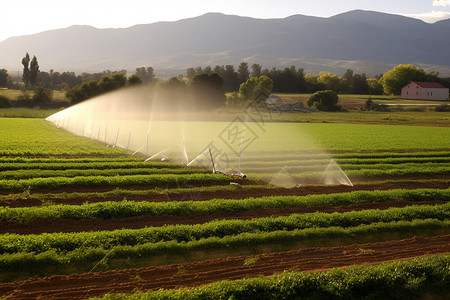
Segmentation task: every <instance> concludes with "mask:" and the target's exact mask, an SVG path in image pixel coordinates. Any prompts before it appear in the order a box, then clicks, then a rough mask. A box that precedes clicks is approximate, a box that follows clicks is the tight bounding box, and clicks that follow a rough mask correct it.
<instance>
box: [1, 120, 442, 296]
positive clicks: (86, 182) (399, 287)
mask: <svg viewBox="0 0 450 300" xmlns="http://www.w3.org/2000/svg"><path fill="white" fill-rule="evenodd" d="M411 114H412V113H411ZM386 115H387V114H386ZM437 115H439V114H438V113H436V116H437ZM322 116H325V115H322ZM337 116H340V117H339V118H343V117H342V115H337ZM378 116H379V115H378ZM439 116H440V117H438V118H436V119H435V120H436V122H434V123H433V118H432V117H430V118H429V119H428V120H427V122H425V123H426V124H431V125H433V126H412V125H408V126H403V125H384V124H383V125H381V124H380V122H379V120H378V124H377V125H373V124H372V125H369V124H343V122H337V123H341V124H330V123H309V122H308V121H305V120H303V121H304V122H303V123H298V122H270V123H265V124H264V127H263V128H262V127H261V124H252V123H249V122H248V123H246V124H243V125H242V124H241V125H242V126H247V128H248V129H247V130H248V131H247V135H246V137H247V138H248V137H251V136H250V135H249V132H253V133H255V136H254V137H253V140H252V144H251V145H249V147H248V148H247V149H246V150H245V152H244V154H243V155H242V162H241V161H240V158H239V162H238V161H237V158H230V163H233V164H235V165H236V164H237V163H238V164H239V170H242V171H243V172H245V173H246V175H247V176H246V177H245V178H243V177H241V176H236V175H232V174H231V173H228V172H224V173H216V174H213V172H212V169H211V167H210V166H209V165H208V164H203V165H200V166H196V167H185V166H184V165H182V164H180V163H179V161H168V160H167V161H161V160H158V161H155V160H147V158H148V157H149V156H150V155H149V153H145V152H146V151H145V150H142V151H141V152H140V153H137V152H136V153H133V151H125V150H124V149H121V148H120V147H116V145H119V142H118V141H120V138H119V133H120V132H121V133H122V134H124V133H123V130H122V131H119V130H118V129H115V128H112V127H111V125H110V127H109V130H108V134H109V135H110V136H108V135H107V132H106V130H104V129H102V128H100V127H99V129H98V131H95V132H98V137H99V141H93V140H91V139H89V138H87V137H82V136H76V135H74V134H72V133H70V132H68V131H65V130H63V129H62V128H57V127H56V126H55V125H54V124H52V123H50V122H47V121H45V120H43V119H40V118H0V224H1V226H0V297H5V298H7V299H23V298H44V299H85V298H90V297H99V298H102V297H104V298H106V299H122V298H124V299H125V298H130V299H134V298H136V299H161V298H165V299H199V298H202V299H230V298H231V299H243V298H247V299H248V298H261V299H284V298H290V299H291V298H299V297H300V296H301V297H305V298H308V297H309V298H314V299H326V298H333V299H336V298H339V299H348V298H360V299H361V298H372V299H377V298H380V297H381V298H396V299H399V298H406V297H410V298H425V299H433V298H436V299H445V298H446V297H447V296H449V295H450V288H449V287H450V267H449V266H450V203H449V201H450V140H449V137H450V127H448V126H441V125H443V123H445V118H447V116H446V115H444V114H442V115H439ZM308 117H309V115H305V116H303V118H308ZM280 118H282V117H280ZM295 118H300V117H299V116H296V117H295ZM385 121H386V120H385ZM441 121H442V123H440V122H441ZM353 122H357V121H353ZM360 123H370V122H360ZM386 123H389V122H386ZM406 123H408V122H406ZM419 123H420V122H419ZM183 124H184V123H183ZM159 125H161V127H162V128H167V127H168V126H169V125H168V124H166V123H159ZM422 125H423V124H422ZM447 125H448V124H447ZM73 126H74V128H75V126H76V125H73ZM155 126H156V125H153V128H154V127H155ZM177 126H178V124H176V126H175V127H177ZM183 126H185V127H184V128H183V134H184V138H185V142H183V145H184V146H186V147H185V150H186V149H187V155H188V156H189V158H190V159H193V158H194V157H195V156H196V154H198V153H199V152H200V151H202V149H203V144H201V145H199V146H198V149H196V148H195V145H191V144H190V143H189V141H192V140H195V141H202V142H204V143H208V141H209V140H210V139H211V140H212V139H214V136H217V135H219V136H220V135H221V133H222V132H227V131H226V130H225V131H224V128H225V129H227V128H229V127H228V126H229V122H227V121H224V120H222V121H218V122H210V123H208V124H207V126H206V127H207V128H208V129H203V130H202V128H205V127H204V124H203V127H202V124H199V123H198V122H186V123H185V124H184V125H183ZM79 128H80V127H79V126H77V129H78V130H81V131H80V132H79V133H78V134H80V135H82V133H84V135H88V136H89V135H92V133H86V132H87V131H85V129H84V128H83V129H79ZM89 128H90V127H89ZM92 128H94V125H92ZM69 129H70V128H69ZM72 130H73V129H72ZM101 130H104V131H101ZM73 131H74V130H73ZM145 132H146V130H143V133H142V136H143V137H142V139H143V140H145ZM130 136H131V134H130V135H128V133H125V135H124V141H121V143H122V145H126V144H127V143H126V142H127V139H128V144H131V143H130V141H129V140H130V138H129V137H130ZM164 136H167V135H164V134H162V137H161V138H164ZM223 139H224V136H222V140H223ZM234 140H237V141H238V142H237V143H238V144H239V139H236V138H235V139H234ZM243 140H244V139H242V141H243ZM242 141H241V142H240V144H241V145H242V143H243V142H242ZM280 141H283V142H280ZM228 142H229V141H228ZM136 143H137V142H136ZM139 143H141V142H139ZM139 143H137V144H136V146H139V145H141V144H139ZM215 145H216V146H217V147H219V148H220V146H219V145H220V144H218V142H216V144H215ZM223 147H226V146H223ZM123 148H128V146H127V147H123ZM142 149H145V147H144V148H142ZM237 149H239V147H238V148H237ZM193 153H195V154H193ZM331 165H333V166H335V167H333V168H334V169H333V170H332V171H329V169H328V168H329V166H331ZM283 166H285V167H283ZM327 166H328V167H327ZM337 166H338V167H337ZM327 170H328V171H327ZM342 174H345V177H343V176H344V175H342ZM325 175H326V176H325ZM324 177H326V178H331V179H330V180H328V179H327V180H324V179H323V178H324ZM343 178H344V179H345V180H344V181H339V180H337V179H343ZM336 180H337V181H336Z"/></svg>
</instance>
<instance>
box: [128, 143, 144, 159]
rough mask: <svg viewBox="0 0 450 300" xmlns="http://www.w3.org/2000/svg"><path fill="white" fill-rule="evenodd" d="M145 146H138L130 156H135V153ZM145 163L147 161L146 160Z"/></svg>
mask: <svg viewBox="0 0 450 300" xmlns="http://www.w3.org/2000/svg"><path fill="white" fill-rule="evenodd" d="M144 146H145V145H142V146H140V147H139V148H138V149H137V150H136V151H134V152H133V154H131V156H133V155H135V154H136V153H138V152H139V150H141V149H142V148H144ZM146 161H147V160H146Z"/></svg>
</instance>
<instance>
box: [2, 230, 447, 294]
mask: <svg viewBox="0 0 450 300" xmlns="http://www.w3.org/2000/svg"><path fill="white" fill-rule="evenodd" d="M449 252H450V235H443V236H435V237H414V238H410V239H404V240H396V241H388V242H378V243H367V244H354V245H349V246H340V247H314V248H306V249H301V250H292V251H287V252H275V253H266V254H261V255H255V256H238V257H228V258H222V259H215V260H207V261H199V262H192V263H184V264H174V265H167V266H158V267H146V268H139V269H126V270H114V271H107V272H98V273H83V274H72V275H55V276H50V277H33V278H30V279H27V280H23V281H16V282H10V283H0V296H4V297H6V298H7V299H84V298H88V297H93V296H103V295H104V294H106V293H112V292H116V293H132V292H136V291H140V292H144V291H147V290H150V289H151V290H158V289H160V288H164V289H174V288H183V287H193V286H198V285H202V284H207V283H211V282H215V281H219V280H225V279H228V280H235V279H241V278H244V277H248V276H257V275H264V276H271V275H273V274H275V273H281V272H283V271H285V270H296V271H323V270H327V269H330V268H334V267H347V266H350V265H353V264H362V265H371V264H379V263H383V262H389V261H398V260H405V259H411V258H414V257H418V256H423V255H430V254H442V253H449ZM249 258H251V259H252V260H251V261H252V263H246V260H247V259H249Z"/></svg>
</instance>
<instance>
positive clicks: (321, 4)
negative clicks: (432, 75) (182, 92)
mask: <svg viewBox="0 0 450 300" xmlns="http://www.w3.org/2000/svg"><path fill="white" fill-rule="evenodd" d="M354 9H363V10H372V11H379V12H385V13H392V14H400V15H405V16H409V17H414V18H419V19H422V20H424V21H425V22H428V23H434V22H436V21H438V20H442V19H448V18H450V0H340V1H337V0H126V1H125V0H0V41H3V40H5V39H7V38H8V37H12V36H20V35H27V34H33V33H37V32H42V31H46V30H51V29H57V28H65V27H69V26H72V25H91V26H94V27H97V28H125V27H129V26H133V25H136V24H149V23H154V22H158V21H176V20H180V19H185V18H191V17H196V16H200V15H202V14H205V13H208V12H221V13H224V14H232V15H239V16H248V17H254V18H284V17H288V16H291V15H294V14H302V15H308V16H317V17H331V16H334V15H336V14H340V13H343V12H347V11H350V10H354Z"/></svg>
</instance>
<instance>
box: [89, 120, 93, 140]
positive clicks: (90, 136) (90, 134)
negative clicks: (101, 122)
mask: <svg viewBox="0 0 450 300" xmlns="http://www.w3.org/2000/svg"><path fill="white" fill-rule="evenodd" d="M93 132H94V122H92V128H91V131H90V132H89V138H92V133H93Z"/></svg>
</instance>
